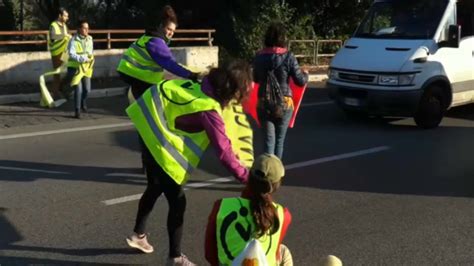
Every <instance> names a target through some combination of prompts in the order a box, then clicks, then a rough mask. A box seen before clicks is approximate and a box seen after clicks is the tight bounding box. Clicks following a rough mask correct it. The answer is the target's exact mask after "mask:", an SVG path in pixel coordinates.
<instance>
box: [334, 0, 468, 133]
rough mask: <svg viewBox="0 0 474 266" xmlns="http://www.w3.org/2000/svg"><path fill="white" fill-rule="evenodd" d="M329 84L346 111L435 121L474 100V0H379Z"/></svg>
mask: <svg viewBox="0 0 474 266" xmlns="http://www.w3.org/2000/svg"><path fill="white" fill-rule="evenodd" d="M327 86H328V88H329V92H330V96H331V98H332V99H334V100H335V101H336V102H337V103H338V105H339V106H340V107H341V108H342V109H343V110H344V111H345V112H346V113H348V114H349V115H352V114H357V115H360V114H363V115H377V116H405V117H414V118H415V121H416V123H417V125H418V126H420V127H423V128H434V127H437V126H438V125H439V123H440V122H441V119H442V118H443V115H444V113H445V111H446V110H447V109H449V108H450V107H453V106H458V105H463V104H468V103H472V102H474V0H458V1H456V0H416V1H414V0H376V1H375V2H374V3H373V4H372V7H371V8H370V10H369V12H368V13H367V16H366V17H365V18H364V20H363V21H362V22H361V24H360V25H359V27H358V28H357V30H356V32H355V33H354V35H353V36H352V38H350V39H349V40H348V41H347V42H346V43H345V44H344V46H343V47H342V48H341V49H340V50H339V51H338V52H337V54H336V56H335V57H334V58H333V60H332V62H331V65H330V68H329V80H328V82H327Z"/></svg>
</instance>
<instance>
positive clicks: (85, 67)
mask: <svg viewBox="0 0 474 266" xmlns="http://www.w3.org/2000/svg"><path fill="white" fill-rule="evenodd" d="M73 41H74V48H75V50H76V54H78V55H84V54H87V51H89V50H90V48H91V47H93V45H94V42H93V40H92V36H90V35H88V36H87V37H85V38H81V37H80V36H79V35H78V34H76V35H74V37H73ZM94 62H95V60H94V56H93V55H91V57H90V60H89V61H88V62H84V63H80V62H77V61H75V60H73V59H72V58H71V57H69V59H68V62H67V67H72V68H76V69H77V71H76V73H75V74H74V76H73V78H72V80H71V84H70V85H71V86H75V85H77V84H79V82H80V81H81V79H82V77H84V76H85V77H88V78H90V77H92V73H93V68H94Z"/></svg>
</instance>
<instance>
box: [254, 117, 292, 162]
mask: <svg viewBox="0 0 474 266" xmlns="http://www.w3.org/2000/svg"><path fill="white" fill-rule="evenodd" d="M257 114H258V120H260V125H261V126H262V130H263V144H264V151H265V152H266V153H270V154H275V155H276V156H278V158H280V159H282V157H283V146H284V143H285V137H286V131H287V130H288V124H289V123H290V119H291V116H292V114H293V108H289V109H286V110H285V111H284V112H283V117H282V118H281V119H275V118H272V117H269V116H268V115H267V114H266V113H265V111H264V110H262V109H261V108H257Z"/></svg>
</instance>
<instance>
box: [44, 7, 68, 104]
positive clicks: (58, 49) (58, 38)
mask: <svg viewBox="0 0 474 266" xmlns="http://www.w3.org/2000/svg"><path fill="white" fill-rule="evenodd" d="M68 20H69V13H68V12H67V11H66V9H64V8H62V7H61V8H59V10H58V18H57V19H56V20H55V21H53V22H51V24H50V26H49V42H48V48H49V51H50V52H51V61H52V63H53V68H54V69H56V68H58V67H60V66H61V65H62V64H63V63H64V62H63V61H62V60H63V54H64V53H65V52H66V48H67V45H68V42H69V40H70V39H71V35H69V33H68V28H67V25H66V23H67V21H68ZM60 91H62V83H61V76H60V74H56V75H54V76H53V85H52V87H51V92H52V94H53V97H54V98H55V99H57V98H60V97H61V96H63V95H61V92H60Z"/></svg>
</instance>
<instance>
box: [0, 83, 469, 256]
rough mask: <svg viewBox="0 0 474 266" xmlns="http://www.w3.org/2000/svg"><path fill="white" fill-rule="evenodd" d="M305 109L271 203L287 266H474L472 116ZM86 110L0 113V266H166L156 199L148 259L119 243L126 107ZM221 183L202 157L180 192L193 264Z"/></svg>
mask: <svg viewBox="0 0 474 266" xmlns="http://www.w3.org/2000/svg"><path fill="white" fill-rule="evenodd" d="M304 104H305V106H304V107H303V108H302V110H301V112H300V114H299V117H298V119H297V123H296V126H295V128H294V129H292V130H290V131H289V133H288V137H287V142H286V150H285V155H284V157H285V158H284V163H285V165H286V166H287V169H288V170H287V176H286V177H285V180H284V185H283V187H282V188H281V190H280V191H279V192H278V193H277V195H276V199H277V201H278V202H280V203H281V204H283V205H285V206H287V207H288V208H289V209H290V211H291V213H292V215H293V223H292V224H291V226H290V229H289V232H288V235H287V237H286V239H285V241H284V242H285V243H286V244H287V245H288V247H289V248H290V250H291V252H292V253H293V258H294V261H295V265H315V262H316V261H317V260H318V259H319V258H320V257H322V256H324V255H328V254H333V255H336V256H338V257H339V258H340V259H341V260H342V261H343V262H344V264H345V265H473V264H474V253H473V252H472V251H473V250H474V240H472V238H473V237H472V236H473V231H474V230H473V229H474V228H473V227H474V200H473V199H472V197H473V196H474V164H473V163H472V161H473V158H474V156H473V155H472V151H473V150H474V142H473V141H472V140H471V138H472V136H474V106H466V107H461V108H457V109H454V110H451V111H450V112H449V113H448V117H447V118H446V119H444V121H443V124H442V125H441V127H440V128H438V129H435V130H420V129H418V128H416V127H415V125H414V122H413V120H412V119H367V120H359V121H353V120H349V119H347V118H346V117H345V116H344V114H343V113H342V112H341V111H339V109H338V108H337V107H336V106H335V105H333V104H332V103H329V102H328V98H327V96H326V93H325V91H324V90H321V89H311V90H309V91H308V93H307V95H306V97H305V100H304ZM89 105H90V110H91V111H90V114H89V115H87V116H85V117H84V119H82V120H80V121H78V120H75V119H73V118H71V117H70V116H71V113H70V112H69V110H68V107H67V106H65V107H63V109H60V110H44V109H42V110H39V109H38V108H36V107H35V106H33V105H11V106H1V107H0V125H3V128H0V264H2V265H3V264H10V263H19V264H27V263H28V264H82V263H103V264H114V265H116V264H154V265H163V264H164V261H165V258H166V254H167V252H168V239H167V234H166V228H165V225H166V213H167V205H166V202H165V200H164V198H162V199H160V200H159V201H158V202H157V204H156V205H155V209H154V211H153V213H152V215H151V218H150V221H149V223H148V229H149V239H150V242H151V243H152V244H153V245H154V246H155V252H154V253H153V254H150V255H145V254H140V253H138V252H136V251H135V250H132V249H130V248H128V246H127V245H126V243H125V237H126V236H127V235H128V234H130V233H131V231H132V228H133V223H134V218H135V214H136V208H137V203H138V201H137V200H136V199H137V198H138V197H139V196H137V195H139V194H140V193H142V192H143V190H144V188H145V184H146V181H145V178H144V176H143V175H141V174H140V173H139V171H138V169H139V167H140V155H139V152H138V145H137V137H136V133H135V131H134V129H133V128H132V127H131V126H130V124H129V121H128V120H127V118H126V117H125V116H124V113H123V108H124V106H125V105H126V100H125V99H123V98H118V97H117V98H107V99H92V100H91V103H90V104H89ZM260 138H261V135H260V134H259V132H258V131H257V132H255V140H254V142H255V146H256V151H257V153H259V152H261V147H260V146H261V143H262V142H261V139H260ZM223 177H229V173H227V172H226V171H225V170H224V169H223V168H222V167H221V166H220V165H219V163H218V161H217V159H216V158H215V156H214V154H213V151H212V150H210V151H208V152H207V154H206V158H205V159H204V160H203V163H202V166H201V169H200V170H198V171H197V172H196V174H195V175H194V176H193V178H192V180H191V182H190V183H189V184H188V189H189V190H188V191H187V192H186V195H187V200H188V205H187V211H186V220H185V229H184V238H183V252H184V253H185V254H186V255H188V257H190V258H191V260H193V261H194V262H196V263H198V264H200V265H206V263H205V259H204V246H203V243H204V231H205V225H206V221H207V216H208V214H209V212H210V210H211V207H212V204H213V202H214V201H215V200H216V199H218V198H221V197H229V196H236V195H239V191H240V190H241V188H242V186H241V185H239V184H237V183H235V182H234V181H232V179H231V178H227V179H226V178H224V179H223Z"/></svg>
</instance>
